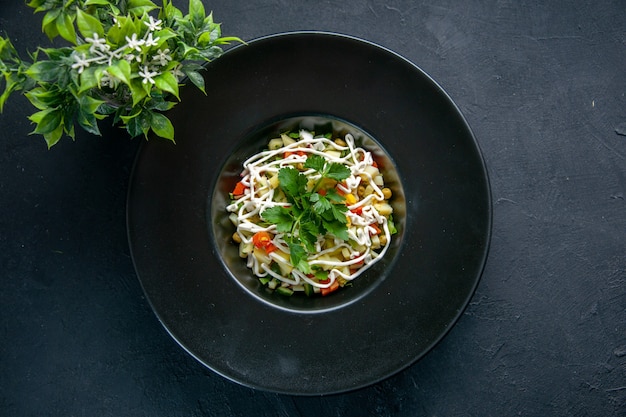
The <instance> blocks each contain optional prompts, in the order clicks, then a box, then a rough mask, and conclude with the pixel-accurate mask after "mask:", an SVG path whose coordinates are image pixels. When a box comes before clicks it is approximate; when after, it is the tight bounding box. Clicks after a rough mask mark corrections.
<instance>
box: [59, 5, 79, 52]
mask: <svg viewBox="0 0 626 417" xmlns="http://www.w3.org/2000/svg"><path fill="white" fill-rule="evenodd" d="M56 29H57V31H58V32H59V35H61V37H62V38H63V39H65V40H66V41H68V42H71V43H73V44H74V45H76V30H75V29H74V20H73V19H72V16H70V14H69V13H65V12H61V13H60V14H59V15H58V16H57V18H56Z"/></svg>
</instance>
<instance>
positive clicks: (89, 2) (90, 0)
mask: <svg viewBox="0 0 626 417" xmlns="http://www.w3.org/2000/svg"><path fill="white" fill-rule="evenodd" d="M111 5H112V3H111V1H110V0H86V1H85V6H111Z"/></svg>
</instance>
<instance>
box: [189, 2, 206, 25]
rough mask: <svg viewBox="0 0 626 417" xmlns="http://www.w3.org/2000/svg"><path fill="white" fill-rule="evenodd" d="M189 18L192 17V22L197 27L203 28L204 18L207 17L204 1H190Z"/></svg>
mask: <svg viewBox="0 0 626 417" xmlns="http://www.w3.org/2000/svg"><path fill="white" fill-rule="evenodd" d="M189 16H190V17H191V21H192V23H193V25H194V26H195V27H197V28H200V27H202V23H203V22H204V18H205V16H206V12H205V10H204V5H203V4H202V1H200V0H189Z"/></svg>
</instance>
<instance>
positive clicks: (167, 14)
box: [159, 0, 183, 21]
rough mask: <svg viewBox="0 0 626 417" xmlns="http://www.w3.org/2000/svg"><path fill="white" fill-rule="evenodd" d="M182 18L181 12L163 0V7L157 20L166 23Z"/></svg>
mask: <svg viewBox="0 0 626 417" xmlns="http://www.w3.org/2000/svg"><path fill="white" fill-rule="evenodd" d="M182 17H183V12H181V11H180V9H178V8H177V7H176V6H174V5H173V4H172V3H171V2H170V1H167V0H164V1H163V7H162V8H161V12H160V13H159V18H160V19H164V20H167V21H174V20H176V19H180V18H182Z"/></svg>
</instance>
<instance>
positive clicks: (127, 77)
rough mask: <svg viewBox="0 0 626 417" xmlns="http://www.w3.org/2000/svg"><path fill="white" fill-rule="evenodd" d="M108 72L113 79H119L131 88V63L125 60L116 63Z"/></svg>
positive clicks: (110, 66)
mask: <svg viewBox="0 0 626 417" xmlns="http://www.w3.org/2000/svg"><path fill="white" fill-rule="evenodd" d="M106 70H107V72H108V73H109V75H111V76H112V77H115V78H117V79H118V80H120V81H121V82H123V83H124V84H126V85H128V86H130V83H131V67H130V63H129V62H128V61H126V60H125V59H121V60H119V61H115V62H114V63H113V64H111V65H109V66H108V67H107V69H106Z"/></svg>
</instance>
